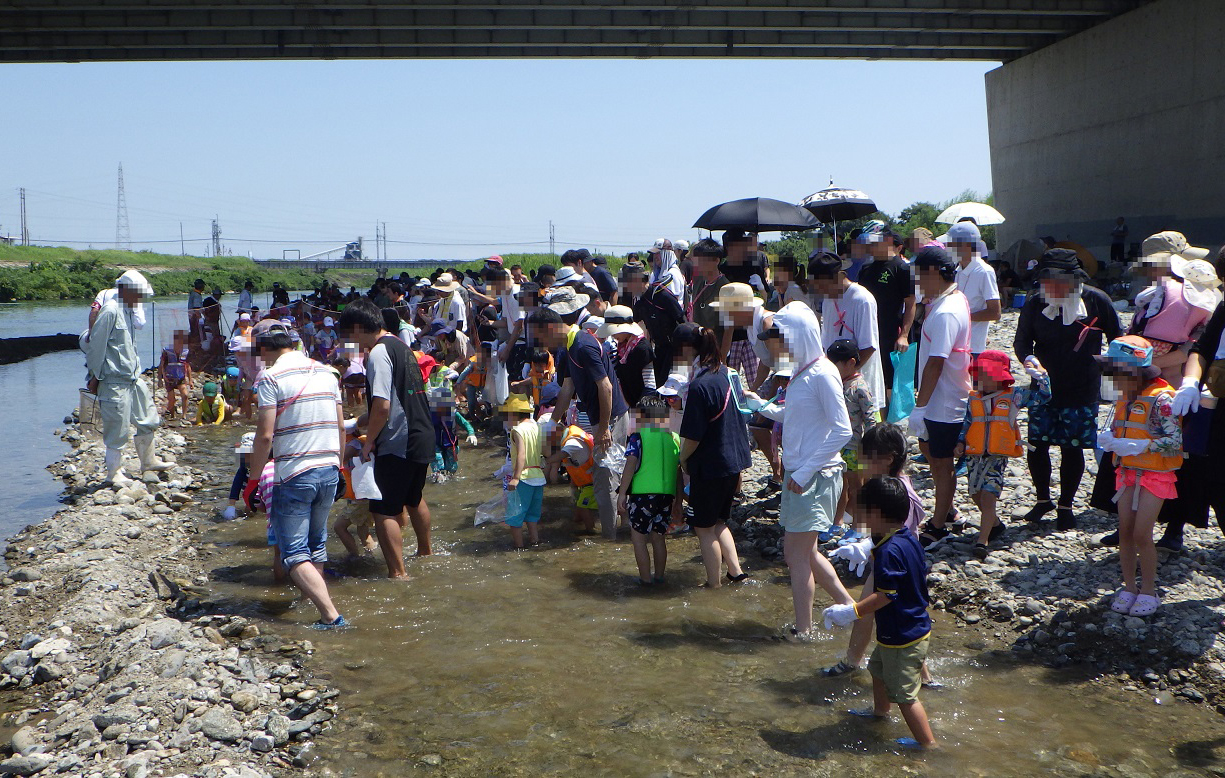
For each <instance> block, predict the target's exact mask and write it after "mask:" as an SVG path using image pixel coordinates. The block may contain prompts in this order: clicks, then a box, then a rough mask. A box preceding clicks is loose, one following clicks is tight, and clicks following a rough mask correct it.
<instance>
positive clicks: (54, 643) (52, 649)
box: [30, 638, 72, 659]
mask: <svg viewBox="0 0 1225 778" xmlns="http://www.w3.org/2000/svg"><path fill="white" fill-rule="evenodd" d="M70 648H72V644H71V643H69V642H68V641H67V640H65V639H64V638H53V639H52V640H42V641H39V642H38V643H35V644H34V647H33V648H31V649H30V656H31V657H33V658H34V659H42V658H43V657H45V656H51V655H52V654H58V653H59V652H61V651H67V650H68V649H70Z"/></svg>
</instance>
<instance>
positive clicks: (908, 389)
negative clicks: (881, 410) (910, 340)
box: [886, 345, 919, 424]
mask: <svg viewBox="0 0 1225 778" xmlns="http://www.w3.org/2000/svg"><path fill="white" fill-rule="evenodd" d="M889 359H890V360H892V362H893V398H892V399H891V400H890V401H889V415H888V418H886V421H888V422H889V423H890V424H900V423H902V421H903V420H905V419H908V418H910V412H911V411H913V410H914V406H915V398H914V371H915V365H916V363H917V362H918V360H919V347H918V346H915V345H911V347H910V348H908V349H906V350H905V351H902V352H899V351H894V352H892V353H891V354H889Z"/></svg>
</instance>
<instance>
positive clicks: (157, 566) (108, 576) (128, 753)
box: [0, 419, 338, 778]
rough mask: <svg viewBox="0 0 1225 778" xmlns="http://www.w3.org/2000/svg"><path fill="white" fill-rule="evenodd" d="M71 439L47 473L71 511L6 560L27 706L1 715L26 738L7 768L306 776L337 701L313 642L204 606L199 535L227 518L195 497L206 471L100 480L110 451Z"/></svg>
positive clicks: (16, 680) (6, 631)
mask: <svg viewBox="0 0 1225 778" xmlns="http://www.w3.org/2000/svg"><path fill="white" fill-rule="evenodd" d="M66 421H71V419H69V420H66ZM188 434H190V433H188ZM62 437H63V439H64V440H65V441H66V442H67V443H69V444H70V445H71V447H72V450H71V452H70V453H69V454H68V455H67V456H66V457H65V458H64V459H63V460H62V461H60V462H59V463H57V464H55V465H53V466H52V467H51V470H52V471H53V472H54V473H55V474H56V475H57V476H59V477H60V478H62V479H63V481H64V483H65V487H66V497H65V502H66V503H67V504H68V507H65V508H64V509H63V510H62V511H60V512H59V513H57V514H56V515H55V516H54V517H52V518H51V519H49V520H48V521H45V522H42V523H40V524H37V525H33V526H29V527H27V528H25V529H24V530H23V531H21V532H19V533H18V534H17V535H16V536H15V537H13V538H12V539H10V542H9V544H8V547H7V549H6V551H5V560H6V562H7V564H8V571H7V573H6V574H5V575H4V577H3V578H2V579H0V625H3V630H2V631H0V689H16V690H19V691H20V692H21V694H20V695H19V699H20V700H21V703H22V706H23V707H22V708H21V709H20V710H16V711H12V712H9V713H8V714H7V715H6V722H7V723H8V724H9V725H10V726H11V727H18V729H17V731H16V733H15V734H14V735H13V736H12V741H11V748H12V756H10V757H9V758H7V759H4V760H3V761H0V773H3V774H11V775H23V776H24V775H35V774H39V775H50V774H54V773H60V774H65V775H69V774H70V775H74V776H78V775H79V776H98V777H99V778H101V777H102V776H125V778H141V777H142V776H145V775H179V774H184V775H188V774H189V775H199V776H208V777H209V778H220V777H221V776H244V777H245V776H266V775H282V774H288V773H299V774H300V772H301V768H309V767H310V765H311V764H312V762H313V760H314V758H315V751H314V746H313V745H312V741H313V738H314V736H315V735H317V734H318V733H319V732H320V731H321V730H322V729H323V728H324V727H325V726H326V722H327V721H328V720H330V719H331V718H332V717H333V716H334V715H335V713H336V700H335V697H336V695H337V694H338V693H337V692H336V691H335V690H334V689H330V688H327V687H326V686H322V685H319V684H317V683H315V682H313V681H312V679H311V675H310V673H309V672H308V670H307V669H306V666H305V665H306V660H307V658H308V657H309V656H310V654H311V653H312V651H313V647H312V645H311V643H310V641H309V640H303V639H300V638H298V637H295V639H285V638H282V637H278V636H276V635H271V634H263V633H262V631H261V628H260V626H259V625H257V624H255V623H251V622H250V621H249V620H248V619H246V618H244V617H242V616H238V615H233V614H229V613H226V612H225V609H224V608H222V607H220V606H219V605H218V603H216V602H214V601H212V600H210V599H209V596H208V593H207V584H208V581H209V577H208V574H207V571H206V569H205V567H204V565H203V564H202V560H201V558H200V555H199V552H198V550H197V547H196V537H197V535H198V534H199V532H200V529H199V528H200V526H201V525H202V524H203V523H204V522H207V521H210V520H212V519H213V518H214V516H215V513H216V510H215V507H213V506H207V507H205V506H202V505H200V504H199V503H198V502H197V501H196V499H195V497H196V494H197V493H198V492H199V490H201V489H202V488H205V487H206V486H207V485H208V482H209V478H210V476H209V475H208V474H206V473H205V472H203V471H201V470H198V469H195V468H193V467H190V466H188V465H186V464H176V465H175V467H174V468H173V469H171V470H168V471H165V472H163V473H157V474H155V473H147V474H146V475H145V476H144V478H143V479H142V480H141V481H139V482H136V483H134V484H132V485H130V486H127V487H124V488H112V487H110V486H105V487H103V486H100V485H99V482H100V480H101V474H100V466H101V442H100V441H99V440H98V439H97V438H96V437H95V436H93V435H91V434H87V433H83V432H82V431H81V430H80V429H79V428H78V427H77V426H76V425H69V426H68V428H67V431H66V432H64V433H63V436H62ZM187 445H188V440H187V438H185V437H184V436H183V435H182V434H179V433H177V432H175V431H173V430H170V429H163V430H161V431H159V432H158V433H157V448H158V450H159V451H160V452H162V453H163V456H164V457H165V458H168V459H172V458H173V459H176V460H177V459H178V458H181V457H182V454H183V452H184V451H185V449H186V447H187ZM175 454H178V455H179V456H178V457H175ZM129 472H131V468H129ZM225 477H226V478H227V479H228V474H225Z"/></svg>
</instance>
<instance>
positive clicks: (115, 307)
mask: <svg viewBox="0 0 1225 778" xmlns="http://www.w3.org/2000/svg"><path fill="white" fill-rule="evenodd" d="M115 290H116V293H115V295H114V296H113V297H111V298H109V299H108V300H107V301H106V303H105V304H104V305H103V306H102V308H101V310H99V311H98V316H97V318H95V319H94V323H93V326H91V327H90V330H89V345H88V346H87V348H86V351H85V364H86V366H87V367H88V368H89V384H88V389H89V391H90V392H92V393H94V394H96V395H97V396H98V405H99V408H100V410H101V412H102V440H103V442H105V444H106V460H105V464H106V480H107V481H110V482H111V483H115V484H122V483H127V482H128V480H129V479H128V478H127V477H126V476H125V475H124V474H123V448H124V446H126V445H127V443H128V438H129V436H130V435H131V430H130V427H131V426H132V425H135V426H136V438H135V441H134V443H135V445H136V454H137V456H139V457H140V469H141V470H142V471H144V470H168V469H169V468H170V467H171V466H170V464H168V463H166V462H163V461H162V460H161V459H159V458H158V457H157V456H156V455H154V453H153V432H154V430H156V429H157V428H158V427H159V426H161V423H162V419H161V417H160V416H158V413H157V407H156V405H154V402H153V393H152V392H150V391H149V387H148V385H147V384H145V382H144V379H142V378H141V377H140V371H141V367H140V351H139V349H137V347H136V338H135V332H136V329H137V327H136V322H135V319H136V309H137V307H138V306H139V305H140V301H141V299H142V298H145V297H152V296H153V287H152V286H150V285H149V282H148V281H146V280H145V277H144V276H143V275H141V274H140V273H139V272H137V271H135V270H128V271H126V272H124V274H123V275H121V276H119V279H118V280H116V281H115Z"/></svg>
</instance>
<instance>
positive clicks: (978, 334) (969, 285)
mask: <svg viewBox="0 0 1225 778" xmlns="http://www.w3.org/2000/svg"><path fill="white" fill-rule="evenodd" d="M957 290H958V291H960V292H961V293H962V294H964V295H965V296H966V300H968V301H969V302H970V313H978V312H979V311H981V310H983V309H984V308H986V307H987V301H988V300H998V299H1000V290H999V287H998V286H996V283H995V271H994V270H992V269H991V266H990V265H988V264H987V263H986V262H985V261H984V260H983V259H982V258H981V257H975V258H974V259H972V260H970V263H969V264H968V265H966V266H965V267H963V268H958V270H957ZM990 329H991V322H989V321H974V322H970V351H972V352H974V353H975V354H981V353H983V352H984V351H986V350H987V331H988V330H990Z"/></svg>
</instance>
